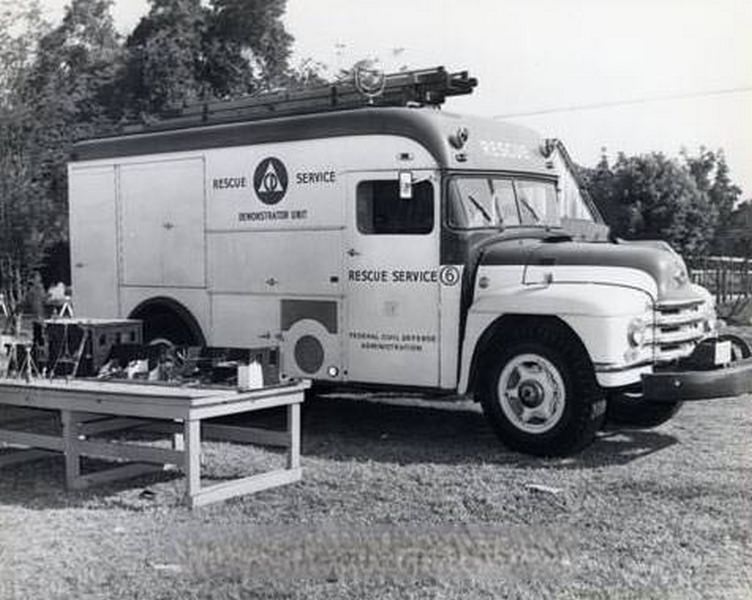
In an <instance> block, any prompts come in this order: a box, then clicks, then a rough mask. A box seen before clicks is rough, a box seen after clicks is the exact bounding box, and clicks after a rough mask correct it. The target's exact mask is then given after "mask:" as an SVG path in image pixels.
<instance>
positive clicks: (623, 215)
mask: <svg viewBox="0 0 752 600" xmlns="http://www.w3.org/2000/svg"><path fill="white" fill-rule="evenodd" d="M584 180H585V183H586V186H587V187H588V191H589V192H590V195H591V196H592V197H593V199H594V200H595V202H596V204H597V205H598V208H599V209H600V210H601V211H602V212H603V214H604V215H605V216H606V218H607V220H608V221H609V225H611V227H612V230H613V232H614V233H615V234H616V235H618V236H621V237H625V238H629V239H664V240H666V241H668V242H669V243H671V244H672V245H673V246H674V247H675V248H676V249H677V250H678V251H679V252H681V253H684V254H689V255H691V254H701V253H704V252H706V251H707V249H708V247H709V245H710V242H711V240H712V238H713V233H714V232H715V227H716V223H717V220H718V211H717V209H716V208H715V207H714V206H713V205H712V203H711V200H710V196H709V193H708V192H707V191H705V190H702V189H700V188H699V187H698V185H697V182H696V181H695V179H694V178H693V176H692V175H691V174H690V171H689V170H688V169H687V168H686V167H685V166H684V165H682V164H681V163H680V162H679V161H677V160H673V159H669V158H667V157H666V156H665V155H663V154H662V153H659V152H653V153H650V154H644V155H639V156H630V157H628V156H626V155H625V154H623V153H622V154H619V156H618V158H617V160H616V162H615V163H614V164H613V166H609V165H608V163H607V161H606V160H605V159H603V160H602V161H601V163H600V164H599V166H598V167H597V168H596V169H593V170H590V171H587V172H586V174H585V177H584Z"/></svg>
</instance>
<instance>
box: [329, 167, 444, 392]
mask: <svg viewBox="0 0 752 600" xmlns="http://www.w3.org/2000/svg"><path fill="white" fill-rule="evenodd" d="M438 181H439V180H438V178H437V177H436V176H435V175H434V174H433V173H429V172H422V173H419V172H410V173H408V172H397V171H393V172H389V171H382V172H370V173H368V172H361V173H352V174H350V175H349V178H348V183H347V185H348V198H347V203H346V204H347V214H346V222H347V227H346V234H345V247H344V249H343V251H344V254H345V256H344V257H343V265H344V273H343V281H344V284H345V285H344V291H345V301H346V306H347V309H346V315H347V316H346V319H347V327H346V330H345V337H346V339H345V340H344V347H345V349H346V357H347V373H346V378H347V380H349V381H354V382H368V383H384V384H399V385H414V386H424V387H437V386H438V383H439V343H440V340H439V281H438V268H439V230H440V226H439V224H440V221H439V201H438V200H439V185H438Z"/></svg>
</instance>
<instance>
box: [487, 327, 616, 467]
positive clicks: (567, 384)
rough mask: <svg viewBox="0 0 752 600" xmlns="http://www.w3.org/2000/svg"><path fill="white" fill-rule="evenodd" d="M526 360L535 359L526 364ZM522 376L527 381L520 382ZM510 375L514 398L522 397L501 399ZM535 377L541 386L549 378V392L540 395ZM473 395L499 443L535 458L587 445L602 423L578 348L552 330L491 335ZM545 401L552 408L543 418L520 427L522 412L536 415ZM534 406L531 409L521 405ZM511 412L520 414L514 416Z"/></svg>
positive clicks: (598, 399)
mask: <svg viewBox="0 0 752 600" xmlns="http://www.w3.org/2000/svg"><path fill="white" fill-rule="evenodd" d="M524 355H527V357H526V356H524ZM529 357H538V358H537V359H535V358H534V359H533V360H531V361H529V362H527V361H526V359H527V358H529ZM536 361H537V362H536ZM536 369H539V370H538V371H536ZM523 372H527V373H528V377H529V379H523V375H522V373H523ZM510 373H511V375H510ZM515 376H516V381H517V389H516V391H515V393H516V394H521V396H522V397H518V398H513V397H512V398H511V399H510V394H504V398H502V397H501V395H500V384H503V383H504V382H508V383H509V382H513V381H515ZM502 377H503V381H502ZM536 377H540V378H542V379H544V383H545V381H546V380H549V379H550V381H551V384H552V386H553V388H555V389H553V390H549V391H546V390H545V389H544V387H543V386H541V384H540V383H536V382H539V381H540V380H539V379H536ZM536 386H537V388H541V389H540V391H538V392H534V393H533V394H532V401H531V397H530V396H531V394H530V393H529V390H530V389H533V388H536ZM507 389H509V388H507ZM559 390H561V391H563V398H561V397H560V396H559V395H558V394H559V393H560V391H559ZM478 391H479V395H480V401H481V404H482V406H483V412H484V413H485V415H486V418H487V419H488V421H489V422H490V424H491V427H492V428H493V429H494V431H495V432H496V434H497V435H498V436H499V438H500V439H501V441H502V442H503V443H504V444H505V445H506V446H508V447H509V448H511V449H513V450H518V451H520V452H525V453H527V454H534V455H537V456H565V455H568V454H572V453H574V452H577V451H578V450H581V449H582V448H584V447H585V446H587V445H588V444H589V443H590V442H592V440H593V438H594V437H595V434H596V432H597V431H598V429H599V428H600V426H601V424H602V423H603V418H604V413H605V408H606V407H605V399H604V398H603V394H602V391H601V389H600V388H599V387H598V385H597V382H596V380H595V375H594V373H593V367H592V364H591V362H590V359H589V357H588V356H587V354H586V352H585V350H584V348H582V346H581V345H580V344H579V343H578V341H577V340H575V339H573V338H572V335H571V334H570V333H569V332H568V331H566V330H565V329H564V328H563V327H557V326H546V325H541V326H521V327H517V328H515V329H508V330H506V331H505V332H504V333H503V335H500V336H497V338H496V339H495V340H494V341H493V342H492V343H491V344H490V347H489V348H487V349H486V359H485V360H484V362H483V364H482V371H481V379H480V386H479V390H478ZM536 394H537V395H536ZM511 395H512V396H513V395H514V394H511ZM523 397H524V398H525V399H523ZM541 397H542V398H543V400H541ZM551 398H553V399H554V401H553V402H551V404H553V405H554V406H555V408H554V410H553V412H554V414H553V415H551V417H550V418H549V419H542V420H543V422H542V423H535V422H534V421H533V420H532V419H531V420H530V421H529V422H524V421H525V416H524V411H525V410H526V409H532V410H533V411H535V410H538V408H540V407H543V405H544V404H545V403H546V401H547V400H548V399H551ZM536 401H538V405H537V406H527V405H526V402H527V403H528V404H530V403H532V404H535V403H536ZM517 409H519V410H521V411H523V414H522V415H517V414H516V412H517ZM528 416H529V415H528ZM539 426H540V427H539ZM534 429H539V430H535V431H534Z"/></svg>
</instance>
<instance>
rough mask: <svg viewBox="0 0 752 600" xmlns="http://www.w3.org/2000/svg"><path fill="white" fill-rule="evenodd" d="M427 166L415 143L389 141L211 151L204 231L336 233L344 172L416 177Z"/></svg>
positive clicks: (427, 158) (318, 142)
mask: <svg viewBox="0 0 752 600" xmlns="http://www.w3.org/2000/svg"><path fill="white" fill-rule="evenodd" d="M401 155H408V156H410V157H411V160H409V161H400V160H399V159H398V157H399V156H401ZM270 163H271V164H270ZM432 165H433V160H432V159H431V157H430V155H429V154H428V153H427V152H426V151H425V149H424V148H422V147H421V146H419V145H418V144H417V143H416V142H414V141H412V140H408V139H403V138H398V137H394V136H369V137H354V138H335V139H329V140H310V141H305V142H286V143H280V144H261V145H258V146H246V147H239V148H228V149H218V150H209V151H207V152H206V167H207V182H206V184H207V229H208V230H209V231H212V232H215V231H264V230H275V231H279V230H285V229H295V230H300V229H321V228H337V227H340V228H341V227H343V226H344V223H345V196H346V189H345V186H346V178H345V174H346V173H347V172H348V171H352V170H365V169H371V168H374V169H390V170H393V169H395V168H402V169H419V168H426V167H430V166H432ZM275 192H276V193H275Z"/></svg>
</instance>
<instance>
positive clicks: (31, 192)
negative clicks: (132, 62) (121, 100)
mask: <svg viewBox="0 0 752 600" xmlns="http://www.w3.org/2000/svg"><path fill="white" fill-rule="evenodd" d="M109 9H110V2H109V0H73V2H72V4H71V5H70V6H68V7H67V8H66V9H65V14H64V17H63V20H62V22H61V23H60V25H58V26H57V27H55V28H51V27H50V26H49V25H48V24H47V23H46V22H44V21H43V20H42V19H41V17H40V14H41V13H40V12H39V8H38V6H37V4H36V0H26V3H22V4H20V5H16V8H15V12H13V11H4V12H3V14H2V17H3V18H4V19H6V20H5V21H4V22H0V37H1V38H2V39H1V40H0V41H2V43H1V44H0V45H1V46H2V48H3V49H4V52H3V54H2V64H0V79H2V81H3V83H5V86H4V89H3V95H2V107H1V108H0V110H1V111H2V119H1V120H0V238H1V239H0V269H1V271H0V277H1V278H2V286H3V289H4V290H5V293H6V297H7V298H8V299H9V301H10V304H12V305H17V304H18V303H19V302H20V301H21V300H22V297H23V296H24V295H25V292H26V290H27V289H28V288H29V286H30V284H31V282H33V281H34V280H35V276H34V274H35V272H36V271H38V270H39V269H40V268H41V266H42V262H43V259H44V256H45V252H46V250H47V249H48V248H49V247H50V246H51V245H52V244H55V243H57V242H59V241H61V240H64V239H65V238H66V237H67V226H66V225H67V180H66V163H67V160H68V156H69V153H70V147H71V144H72V143H73V141H74V140H76V139H78V138H79V137H90V136H92V135H96V134H97V133H100V132H103V131H106V130H108V128H109V127H111V124H112V118H113V115H112V111H111V107H112V99H113V96H114V93H113V89H114V88H113V84H114V81H115V77H116V71H117V69H118V59H119V56H120V49H119V48H120V47H119V41H118V38H117V35H116V33H115V30H114V27H113V24H112V19H111V17H110V14H109ZM19 18H21V19H22V20H20V21H19Z"/></svg>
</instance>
